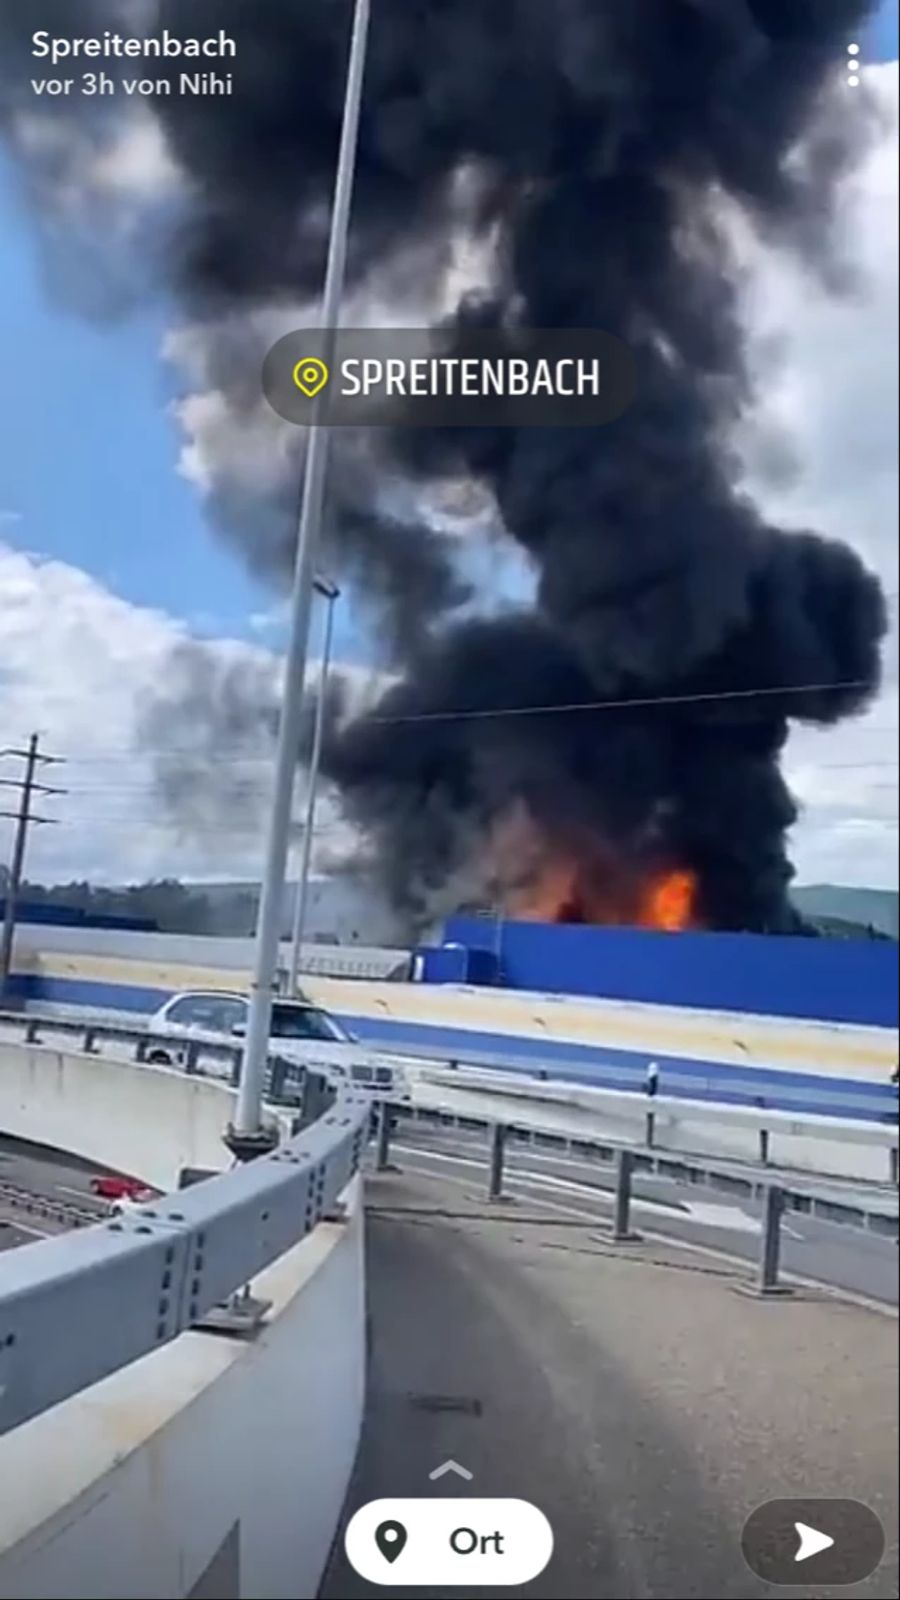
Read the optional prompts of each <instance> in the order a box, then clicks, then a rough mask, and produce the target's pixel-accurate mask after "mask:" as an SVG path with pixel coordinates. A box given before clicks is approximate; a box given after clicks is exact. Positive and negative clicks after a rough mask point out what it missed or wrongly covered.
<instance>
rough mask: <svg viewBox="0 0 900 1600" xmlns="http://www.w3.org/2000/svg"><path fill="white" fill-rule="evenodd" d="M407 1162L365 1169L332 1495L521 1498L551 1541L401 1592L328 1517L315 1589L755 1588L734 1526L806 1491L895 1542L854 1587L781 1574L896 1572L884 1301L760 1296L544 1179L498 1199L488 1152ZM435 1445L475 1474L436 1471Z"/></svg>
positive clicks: (714, 1593)
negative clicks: (523, 1580) (371, 1576)
mask: <svg viewBox="0 0 900 1600" xmlns="http://www.w3.org/2000/svg"><path fill="white" fill-rule="evenodd" d="M407 1160H408V1158H407V1157H406V1155H405V1154H404V1155H403V1162H404V1170H403V1171H402V1172H398V1173H396V1174H385V1175H383V1176H382V1175H379V1176H375V1177H372V1178H370V1180H369V1181H368V1188H367V1192H368V1212H369V1215H368V1219H367V1225H368V1231H367V1251H368V1286H369V1288H368V1292H369V1314H370V1372H369V1386H368V1406H367V1414H366V1419H365V1423H364V1430H363V1438H362V1443H361V1448H360V1453H359V1458H358V1463H357V1471H356V1475H355V1480H354V1483H353V1485H352V1489H351V1493H350V1496H349V1500H348V1505H347V1508H346V1515H347V1517H348V1518H349V1516H351V1515H352V1514H353V1512H354V1511H355V1510H356V1509H358V1508H359V1507H360V1506H361V1505H364V1504H365V1503H367V1502H368V1501H371V1500H374V1499H379V1498H382V1497H407V1496H411V1497H422V1496H425V1497H428V1496H433V1495H440V1496H444V1495H459V1496H460V1497H461V1499H462V1500H463V1501H464V1500H465V1498H466V1496H478V1497H493V1496H501V1497H509V1496H513V1497H521V1498H523V1499H525V1500H528V1501H531V1502H532V1503H533V1504H534V1505H536V1506H539V1507H540V1508H541V1509H542V1510H543V1512H544V1513H545V1515H546V1516H547V1517H548V1518H549V1520H550V1523H551V1525H552V1527H553V1530H554V1535H555V1547H554V1553H553V1555H552V1557H551V1560H550V1563H549V1565H548V1566H547V1568H546V1569H545V1571H544V1573H543V1574H542V1575H541V1576H540V1577H538V1578H537V1579H536V1580H534V1581H533V1582H532V1583H530V1584H528V1585H526V1586H524V1587H521V1588H517V1587H511V1588H507V1589H505V1590H499V1591H498V1590H496V1589H488V1588H482V1587H477V1586H475V1585H473V1586H472V1587H470V1588H467V1589H464V1590H460V1589H451V1588H442V1587H440V1586H432V1587H429V1588H425V1589H418V1588H407V1587H401V1586H399V1585H398V1587H397V1588H396V1590H394V1589H391V1588H388V1587H382V1588H375V1587H374V1586H372V1585H371V1584H369V1583H368V1582H366V1581H365V1580H364V1579H362V1578H360V1577H358V1576H357V1575H356V1574H355V1573H354V1571H353V1570H352V1568H351V1567H350V1566H349V1564H348V1562H347V1560H346V1557H345V1555H344V1551H343V1537H342V1534H340V1535H339V1537H338V1541H337V1542H336V1545H335V1550H334V1553H333V1558H332V1562H331V1565H330V1569H329V1572H328V1573H327V1575H326V1580H325V1583H324V1585H323V1589H322V1591H321V1592H322V1596H323V1600H355V1597H357V1596H362V1595H369V1594H377V1593H381V1594H392V1593H396V1595H398V1596H402V1595H416V1594H422V1595H438V1596H440V1595H444V1594H446V1595H451V1594H459V1593H463V1594H472V1595H481V1594H484V1595H488V1594H493V1593H498V1592H499V1593H504V1592H505V1593H507V1594H528V1595H533V1596H535V1597H537V1600H563V1597H564V1596H573V1597H582V1596H583V1597H587V1596H591V1597H594V1600H612V1597H657V1596H658V1597H669V1596H671V1597H673V1600H674V1597H676V1596H685V1597H691V1600H694V1597H696V1600H705V1597H709V1600H712V1597H717V1600H718V1597H722V1600H738V1597H746V1600H756V1597H758V1596H762V1595H771V1594H772V1593H773V1592H774V1593H777V1592H779V1591H778V1590H773V1588H772V1587H771V1586H769V1585H768V1584H765V1583H763V1582H762V1581H761V1580H760V1579H758V1578H757V1577H755V1576H754V1575H753V1573H752V1572H751V1571H750V1569H749V1568H748V1567H747V1566H746V1565H745V1563H744V1561H743V1558H742V1555H741V1547H740V1540H741V1530H742V1528H743V1526H744V1523H745V1521H746V1519H747V1518H748V1517H749V1515H750V1513H751V1512H752V1511H753V1510H754V1509H755V1508H756V1507H757V1506H759V1505H760V1504H761V1503H762V1502H765V1501H768V1500H770V1499H773V1498H775V1497H779V1496H786V1495H791V1496H796V1495H801V1494H802V1495H816V1496H826V1497H831V1496H841V1497H849V1498H852V1499H854V1500H860V1501H863V1502H866V1503H867V1504H868V1505H870V1506H871V1507H872V1508H873V1510H874V1511H875V1512H876V1513H877V1515H878V1516H879V1517H880V1519H881V1521H882V1523H883V1525H884V1526H885V1528H886V1529H887V1545H888V1550H887V1553H886V1555H885V1558H884V1560H883V1562H882V1564H881V1566H880V1568H879V1569H878V1570H877V1571H876V1573H875V1574H874V1575H872V1576H870V1577H869V1578H868V1579H867V1580H866V1581H865V1582H862V1583H860V1584H858V1585H855V1586H854V1587H853V1588H852V1589H850V1590H838V1589H834V1588H832V1589H828V1588H825V1587H822V1586H821V1585H813V1584H812V1583H810V1584H809V1585H807V1584H801V1585H800V1586H799V1587H796V1588H793V1589H792V1590H790V1591H788V1590H785V1593H793V1594H797V1595H800V1596H813V1595H815V1596H818V1597H820V1600H821V1597H822V1596H825V1595H828V1594H834V1595H838V1594H841V1593H844V1594H853V1595H860V1596H865V1597H866V1600H882V1597H883V1600H887V1597H888V1596H891V1597H892V1596H894V1595H895V1594H896V1593H897V1544H896V1531H897V1462H896V1452H897V1378H896V1365H897V1355H896V1323H895V1320H894V1318H893V1316H892V1315H891V1314H890V1313H887V1312H884V1311H877V1310H874V1309H867V1308H865V1307H863V1306H860V1305H857V1304H854V1303H848V1302H845V1301H841V1300H838V1299H836V1298H835V1297H834V1296H832V1295H823V1294H822V1293H821V1292H817V1291H811V1290H809V1291H799V1292H798V1293H797V1294H795V1295H793V1296H791V1297H789V1298H787V1299H783V1300H782V1299H777V1300H760V1299H758V1298H751V1297H748V1296H747V1295H746V1294H743V1293H741V1292H740V1289H739V1280H740V1279H741V1278H743V1279H746V1276H747V1274H746V1272H745V1271H744V1270H743V1269H741V1268H739V1267H737V1266H735V1265H729V1264H728V1263H726V1262H724V1261H721V1260H719V1261H714V1260H712V1259H711V1258H709V1257H708V1256H705V1255H703V1254H699V1253H696V1252H694V1251H692V1250H689V1249H687V1248H685V1247H684V1246H681V1245H672V1244H664V1243H659V1242H656V1243H653V1244H651V1242H650V1241H649V1240H647V1239H645V1241H644V1242H643V1243H642V1244H639V1245H636V1246H634V1247H631V1246H614V1245H612V1243H611V1242H610V1241H609V1239H608V1237H607V1238H606V1239H605V1240H604V1239H603V1237H602V1236H601V1234H600V1231H599V1229H598V1228H597V1227H596V1226H593V1225H591V1224H589V1223H588V1224H585V1223H584V1222H582V1221H579V1220H578V1219H576V1218H574V1217H572V1218H568V1219H567V1218H565V1217H563V1216H561V1215H560V1214H559V1213H558V1212H555V1211H551V1210H550V1209H549V1208H548V1207H546V1206H545V1205H544V1204H543V1203H542V1201H541V1200H540V1199H535V1200H528V1201H527V1202H526V1201H525V1200H522V1201H521V1202H518V1203H516V1204H511V1205H507V1206H504V1205H496V1204H495V1205H493V1206H491V1205H490V1204H489V1203H486V1202H485V1201H484V1199H483V1186H482V1183H481V1175H480V1174H477V1173H476V1174H474V1177H473V1175H472V1174H471V1173H470V1175H469V1177H468V1178H467V1179H466V1180H465V1181H464V1182H461V1183H458V1182H454V1181H452V1180H453V1177H454V1174H453V1173H448V1174H447V1176H446V1177H445V1176H443V1175H442V1176H440V1177H435V1176H433V1173H428V1174H420V1173H418V1172H411V1171H410V1170H409V1168H408V1165H407ZM433 1165H434V1164H433ZM448 1178H449V1179H450V1180H451V1181H447V1179H448ZM448 1458H453V1459H454V1460H455V1461H457V1462H459V1463H460V1464H461V1465H462V1466H464V1467H465V1468H466V1469H467V1470H468V1471H470V1472H471V1473H472V1474H473V1477H472V1481H471V1483H460V1482H459V1480H457V1479H456V1478H452V1477H451V1478H443V1479H442V1480H441V1482H440V1483H439V1484H432V1483H431V1482H430V1479H429V1474H430V1473H431V1472H432V1471H433V1470H434V1469H435V1468H437V1467H438V1466H440V1465H441V1463H443V1462H444V1461H445V1460H447V1459H448ZM462 1514H463V1515H464V1513H462Z"/></svg>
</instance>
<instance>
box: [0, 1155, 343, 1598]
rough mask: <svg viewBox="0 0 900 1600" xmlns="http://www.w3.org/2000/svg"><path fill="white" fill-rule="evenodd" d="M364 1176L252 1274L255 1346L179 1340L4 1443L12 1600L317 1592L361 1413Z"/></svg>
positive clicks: (1, 1545) (7, 1593)
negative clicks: (257, 1323) (335, 1216)
mask: <svg viewBox="0 0 900 1600" xmlns="http://www.w3.org/2000/svg"><path fill="white" fill-rule="evenodd" d="M358 1183H359V1180H354V1184H353V1185H352V1186H351V1189H350V1191H348V1197H349V1200H350V1209H349V1216H348V1221H347V1222H346V1223H344V1224H339V1223H338V1224H322V1225H320V1227H319V1228H317V1229H316V1231H315V1233H313V1234H312V1235H310V1237H309V1238H308V1239H307V1240H305V1241H304V1242H303V1243H302V1244H300V1245H298V1246H296V1247H295V1249H294V1250H292V1251H291V1252H290V1253H289V1254H288V1255H286V1256H283V1257H282V1258H281V1260H280V1261H278V1262H277V1263H276V1264H275V1265H274V1266H273V1267H271V1268H270V1269H269V1270H268V1271H267V1272H266V1273H264V1274H262V1275H261V1276H260V1277H259V1278H258V1279H257V1280H256V1285H255V1287H256V1289H257V1290H258V1292H259V1293H260V1294H262V1295H265V1296H268V1297H270V1298H272V1299H273V1300H274V1302H275V1304H274V1308H273V1311H272V1313H271V1314H270V1318H269V1321H268V1324H267V1326H266V1327H265V1328H264V1330H263V1331H262V1332H261V1333H260V1334H259V1336H258V1337H257V1338H256V1339H255V1340H254V1341H252V1342H248V1343H244V1342H242V1341H239V1340H235V1339H233V1338H226V1337H224V1336H216V1335H212V1334H206V1333H187V1334H184V1335H182V1337H181V1338H180V1339H178V1340H176V1341H175V1343H174V1344H172V1345H169V1346H167V1347H166V1348H165V1349H163V1350H159V1351H156V1352H154V1353H153V1354H152V1355H150V1356H147V1357H145V1358H144V1360H142V1361H139V1362H136V1363H134V1365H133V1366H131V1367H129V1368H126V1369H125V1370H124V1371H123V1372H120V1373H116V1374H115V1375H114V1376H113V1377H110V1378H107V1379H105V1380H104V1381H103V1382H102V1383H99V1384H97V1385H95V1386H94V1388H92V1389H90V1390H88V1391H86V1392H85V1393H84V1394H82V1395H78V1396H76V1397H74V1398H73V1399H71V1400H68V1401H65V1402H64V1403H63V1404H61V1405H59V1406H56V1407H55V1408H54V1409H53V1410H52V1411H50V1412H47V1413H45V1414H44V1415H43V1416H40V1417H36V1418H35V1419H34V1420H33V1421H31V1422H29V1423H26V1424H25V1425H24V1426H23V1427H21V1428H18V1429H16V1430H14V1431H13V1432H12V1433H10V1434H7V1435H6V1436H5V1437H4V1438H2V1439H0V1600H48V1597H51V1596H52V1597H53V1600H88V1597H91V1600H107V1597H109V1600H112V1597H113V1596H116V1597H119V1596H124V1597H126V1600H169V1597H171V1596H179V1597H182V1596H189V1595H195V1596H197V1597H198V1600H199V1597H200V1596H205V1597H207V1600H224V1597H225V1596H234V1597H237V1596H245V1597H251V1600H282V1597H285V1600H287V1597H288V1596H291V1597H305V1596H313V1595H315V1594H316V1591H317V1588H318V1585H319V1581H320V1578H321V1576H322V1572H323V1568H324V1565H325V1562H326V1560H327V1557H328V1552H329V1548H330V1545H331V1540H332V1537H333V1534H334V1530H335V1526H336V1524H337V1520H338V1516H339V1514H340V1508H341V1505H342V1502H343V1498H344V1495H345V1492H346V1488H347V1484H348V1481H349V1477H350V1473H351V1470H352V1465H353V1459H354V1454H355V1450H356V1445H357V1439H358V1434H359V1428H360V1422H361V1417H362V1407H363V1388H364V1360H365V1348H364V1347H365V1338H364V1320H365V1319H364V1290H363V1259H362V1244H363V1229H362V1209H361V1204H360V1196H359V1190H358ZM36 1248H40V1246H37V1247H36Z"/></svg>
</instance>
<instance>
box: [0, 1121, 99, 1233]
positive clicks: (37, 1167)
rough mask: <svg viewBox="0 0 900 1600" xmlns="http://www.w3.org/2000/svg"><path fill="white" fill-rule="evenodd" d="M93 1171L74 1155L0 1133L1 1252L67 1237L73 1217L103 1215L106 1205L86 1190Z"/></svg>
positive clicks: (87, 1164) (91, 1167)
mask: <svg viewBox="0 0 900 1600" xmlns="http://www.w3.org/2000/svg"><path fill="white" fill-rule="evenodd" d="M96 1170H97V1169H96V1168H95V1167H94V1166H93V1165H92V1164H91V1163H89V1162H86V1161H80V1160H79V1159H78V1157H77V1156H69V1155H63V1154H62V1153H59V1152H55V1151H52V1150H46V1149H44V1148H43V1147H42V1146H40V1145H31V1144H27V1143H25V1142H23V1141H22V1140H19V1139H10V1138H8V1137H7V1136H6V1135H5V1134H0V1251H3V1250H12V1249H15V1247H16V1246H17V1245H22V1244H30V1243H32V1242H33V1241H34V1240H36V1239H49V1238H52V1237H53V1235H54V1234H58V1233H66V1232H67V1231H68V1230H69V1229H70V1228H72V1227H73V1226H75V1225H76V1218H77V1219H78V1220H79V1221H81V1222H87V1221H90V1220H91V1219H96V1220H97V1221H98V1222H99V1221H101V1220H102V1218H103V1217H105V1216H107V1215H108V1213H109V1206H108V1204H107V1202H105V1201H103V1200H99V1199H98V1198H97V1196H95V1195H92V1194H91V1191H90V1178H91V1175H92V1174H93V1173H94V1172H95V1171H96Z"/></svg>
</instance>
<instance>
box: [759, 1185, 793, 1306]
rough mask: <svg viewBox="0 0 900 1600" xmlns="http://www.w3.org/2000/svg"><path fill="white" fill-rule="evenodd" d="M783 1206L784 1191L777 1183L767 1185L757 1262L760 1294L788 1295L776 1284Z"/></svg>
mask: <svg viewBox="0 0 900 1600" xmlns="http://www.w3.org/2000/svg"><path fill="white" fill-rule="evenodd" d="M784 1205H785V1195H784V1190H783V1189H782V1188H780V1187H779V1186H778V1184H777V1183H772V1184H769V1187H768V1188H767V1189H766V1198H765V1204H764V1209H763V1230H762V1254H761V1256H760V1261H759V1292H760V1294H787V1293H789V1291H788V1290H787V1289H786V1288H785V1287H784V1286H783V1285H782V1284H780V1283H779V1282H778V1269H779V1266H780V1264H781V1218H782V1214H783V1212H784Z"/></svg>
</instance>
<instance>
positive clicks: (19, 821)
mask: <svg viewBox="0 0 900 1600" xmlns="http://www.w3.org/2000/svg"><path fill="white" fill-rule="evenodd" d="M39 743H40V738H39V735H38V734H36V733H33V734H32V735H31V738H30V739H29V741H28V747H27V749H25V750H16V749H7V750H0V756H16V757H18V759H19V760H21V761H24V762H25V776H24V777H22V778H0V785H2V787H3V788H4V789H18V790H19V805H18V809H17V810H16V811H0V817H12V818H13V820H14V821H15V824H16V831H15V834H14V836H13V851H12V860H11V862H10V867H9V881H8V883H7V885H6V907H5V912H4V917H3V936H2V940H0V996H3V995H4V994H5V993H6V989H7V986H8V982H9V974H10V969H11V967H12V947H13V934H14V933H15V928H16V901H17V900H18V897H19V890H20V888H21V885H22V872H23V868H24V865H25V843H26V840H27V838H28V828H29V824H30V823H32V822H33V823H35V824H41V825H47V824H50V823H52V822H54V821H55V818H53V817H38V816H36V815H35V814H34V812H33V811H32V809H31V802H32V798H33V796H34V795H35V794H65V790H64V789H55V788H53V787H51V785H50V784H46V783H37V782H36V780H35V773H36V772H37V769H38V765H39V764H43V763H46V764H47V765H49V764H50V763H51V762H53V763H55V762H57V761H59V760H60V759H61V757H59V756H45V755H41V753H40V751H39V749H38V745H39Z"/></svg>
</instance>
